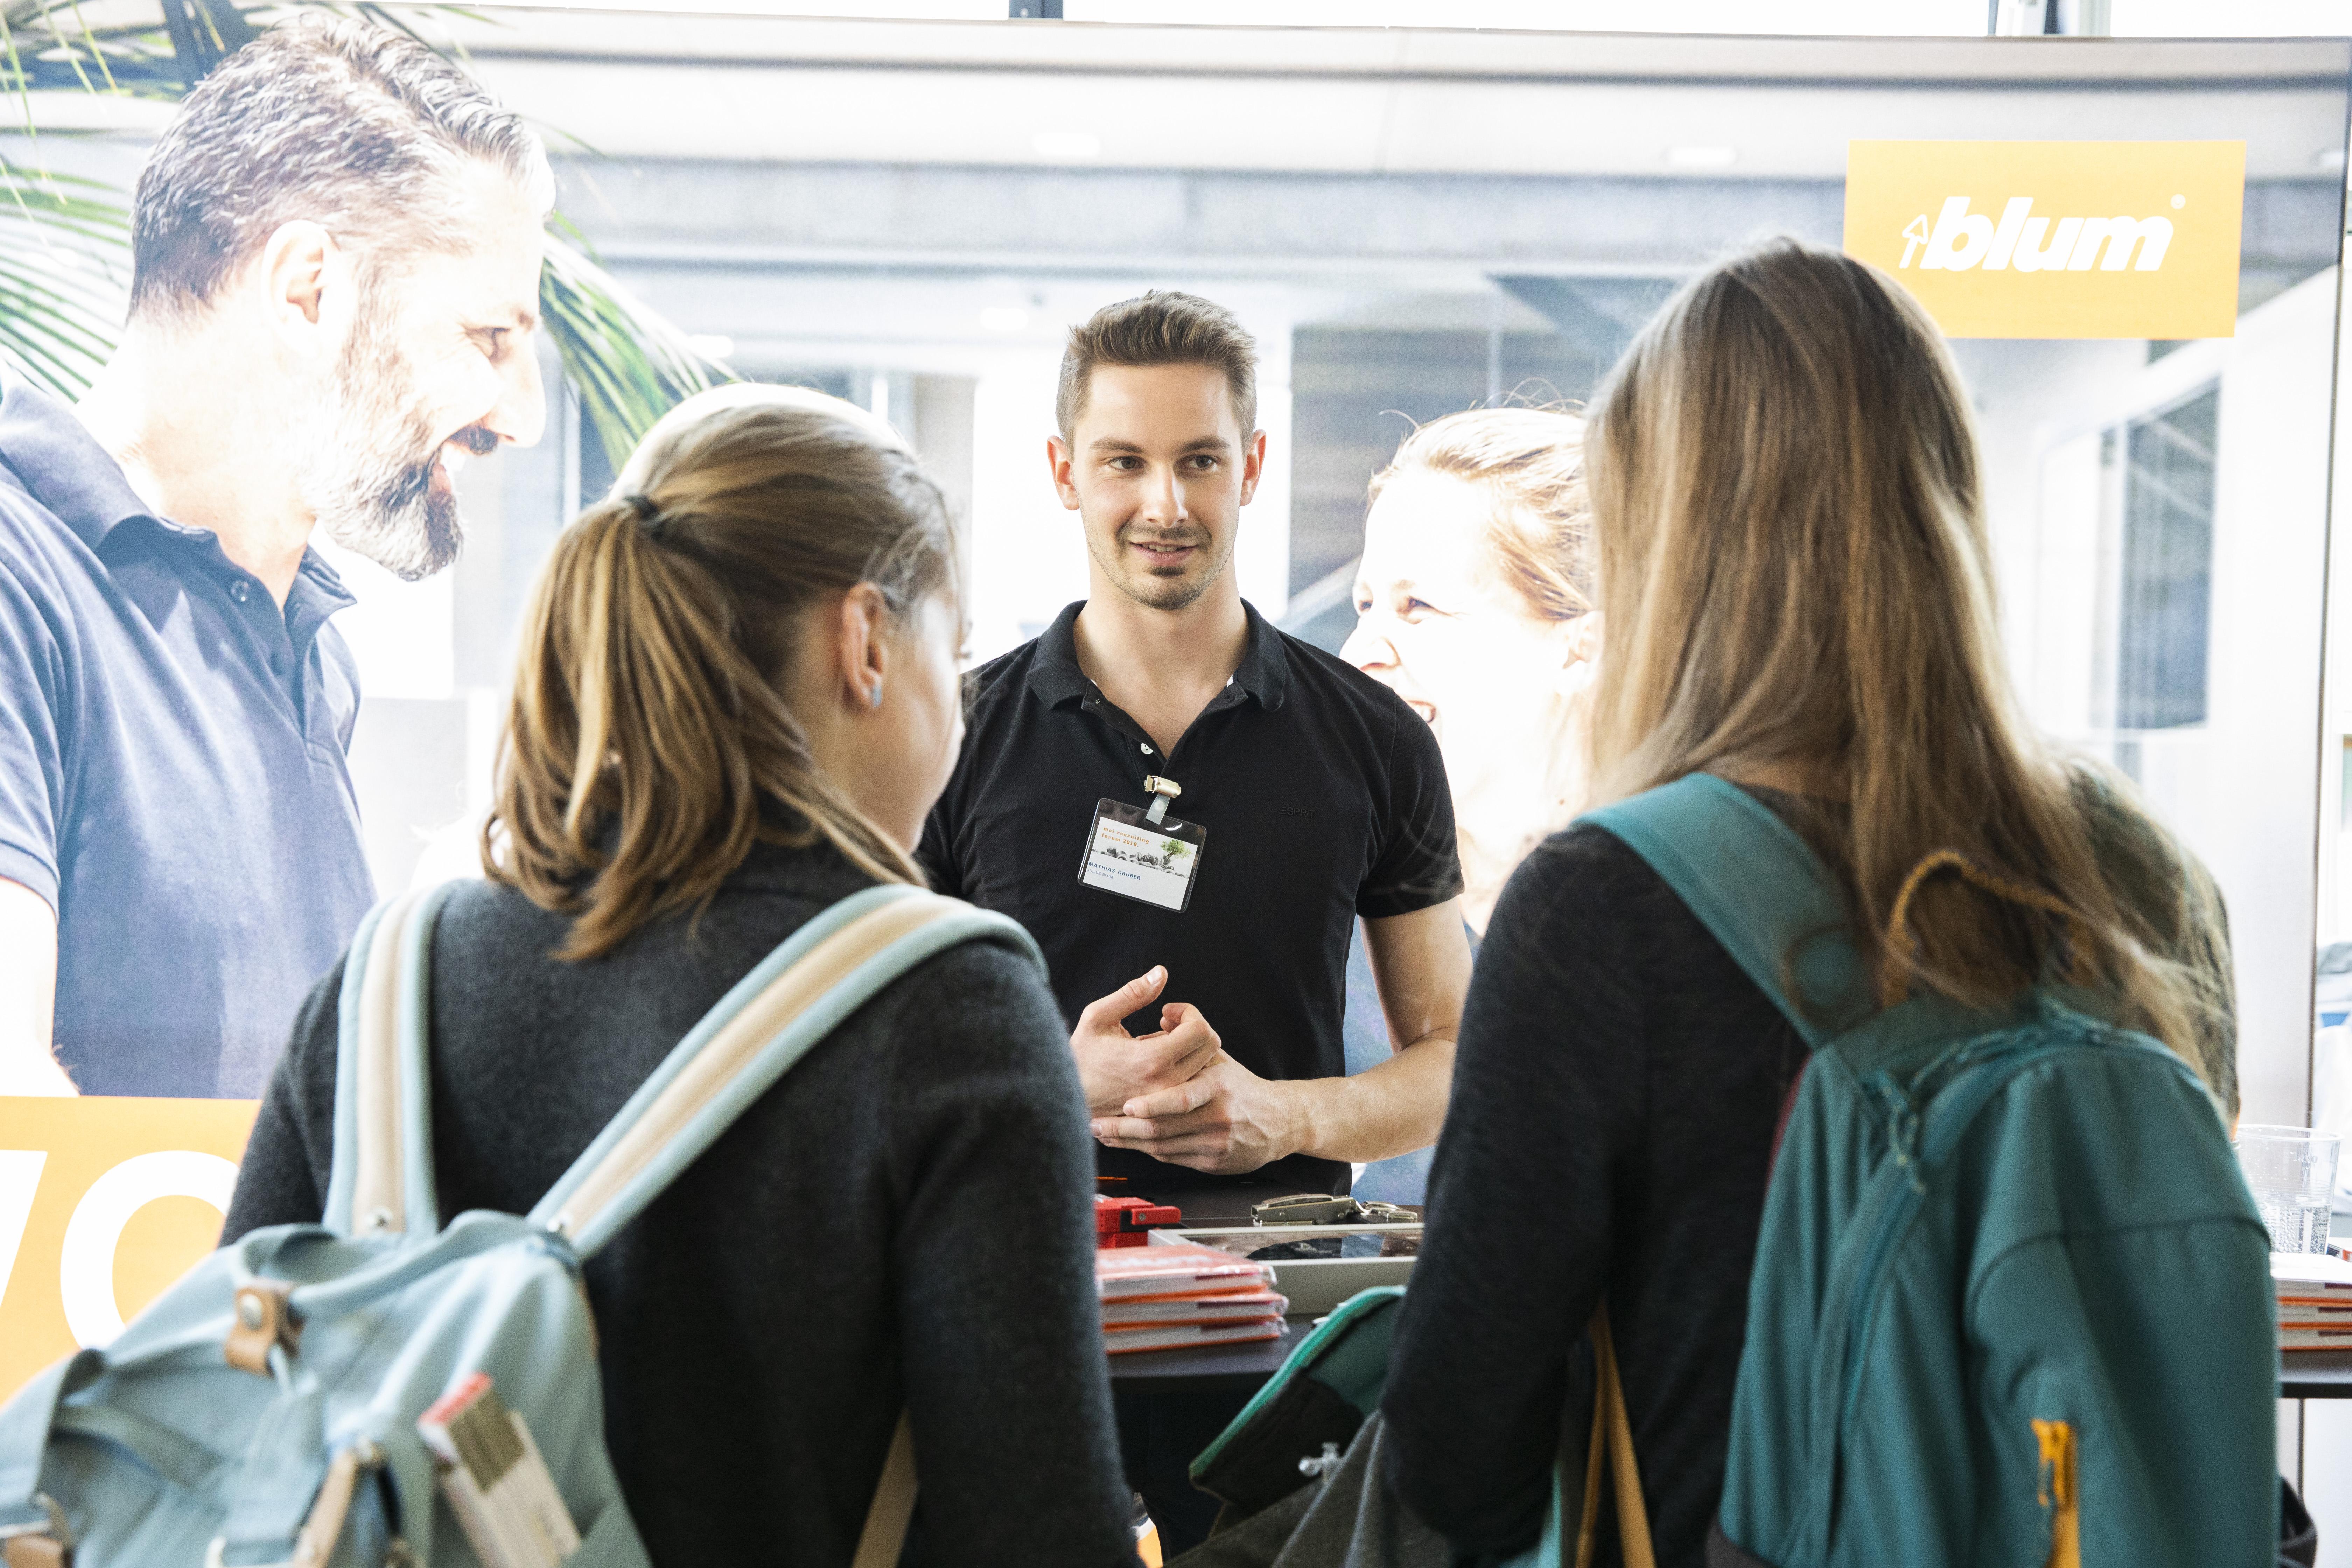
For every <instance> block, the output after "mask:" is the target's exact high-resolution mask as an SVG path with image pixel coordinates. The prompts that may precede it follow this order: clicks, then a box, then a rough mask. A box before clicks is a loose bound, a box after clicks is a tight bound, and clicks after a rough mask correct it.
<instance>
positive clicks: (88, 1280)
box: [0, 1098, 259, 1399]
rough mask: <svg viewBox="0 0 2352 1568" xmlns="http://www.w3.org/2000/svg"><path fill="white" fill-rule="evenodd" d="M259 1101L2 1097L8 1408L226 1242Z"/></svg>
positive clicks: (0, 1218)
mask: <svg viewBox="0 0 2352 1568" xmlns="http://www.w3.org/2000/svg"><path fill="white" fill-rule="evenodd" d="M257 1110H259V1106H258V1104H257V1102H256V1101H253V1100H128V1099H124V1100H115V1099H104V1098H88V1099H79V1100H33V1099H0V1399H5V1398H7V1396H8V1395H10V1394H14V1393H15V1392H16V1390H17V1388H18V1387H20V1386H21V1385H22V1384H24V1382H25V1380H26V1378H28V1377H30V1376H32V1375H33V1373H37V1372H38V1371H40V1370H41V1369H42V1368H43V1367H45V1366H47V1365H48V1364H49V1363H51V1362H53V1361H56V1360H57V1359H58V1357H59V1356H63V1355H68V1354H70V1353H71V1352H73V1351H74V1350H75V1348H76V1347H78V1346H81V1345H93V1344H104V1343H105V1342H107V1341H109V1340H110V1339H112V1338H113V1337H114V1336H115V1335H116V1334H118V1333H120V1332H121V1331H122V1324H123V1321H124V1320H125V1319H127V1318H131V1317H135V1316H137V1315H138V1312H139V1310H140V1309H141V1308H142V1307H144V1306H145V1305H146V1304H147V1303H148V1302H149V1301H151V1300H154V1298H155V1297H156V1296H157V1295H159V1294H160V1293H161V1292H162V1291H163V1288H164V1287H165V1286H167V1285H169V1284H171V1283H172V1281H173V1280H174V1279H178V1278H179V1277H180V1276H181V1275H182V1274H184V1273H185V1272H186V1271H187V1270H188V1268H189V1267H190V1266H191V1265H193V1264H194V1262H195V1261H196V1260H197V1259H198V1258H202V1257H204V1255H205V1253H207V1252H210V1251H211V1250H212V1249H213V1247H215V1245H217V1244H218V1242H219V1240H220V1228H221V1215H222V1213H223V1211H224V1210H226V1208H227V1207H228V1200H229V1194H230V1193H231V1192H232V1191H234V1190H235V1188H236V1165H237V1162H238V1161H239V1160H241V1159H243V1158H244V1157H245V1143H246V1140H247V1137H249V1136H250V1135H251V1134H252V1131H253V1118H254V1114H255V1112H256V1111H257Z"/></svg>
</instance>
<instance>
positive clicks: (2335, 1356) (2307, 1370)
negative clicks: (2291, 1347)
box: [2279, 1351, 2352, 1399]
mask: <svg viewBox="0 0 2352 1568" xmlns="http://www.w3.org/2000/svg"><path fill="white" fill-rule="evenodd" d="M2279 1397H2280V1398H2281V1399H2352V1351H2288V1352H2284V1353H2283V1354H2282V1355H2281V1356H2280V1357H2279Z"/></svg>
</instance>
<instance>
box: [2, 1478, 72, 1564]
mask: <svg viewBox="0 0 2352 1568" xmlns="http://www.w3.org/2000/svg"><path fill="white" fill-rule="evenodd" d="M33 1500H34V1501H35V1502H37V1503H38V1504H39V1505H40V1506H41V1511H42V1512H44V1513H45V1514H47V1516H48V1517H47V1518H46V1519H44V1520H42V1521H40V1522H39V1523H37V1524H7V1525H0V1563H5V1564H6V1568H73V1549H74V1532H73V1526H72V1525H70V1524H68V1523H67V1522H66V1510H63V1509H61V1508H59V1507H58V1500H57V1499H55V1498H53V1497H51V1496H50V1495H49V1494H48V1493H47V1492H35V1493H34V1494H33Z"/></svg>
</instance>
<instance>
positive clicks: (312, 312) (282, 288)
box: [256, 218, 354, 341]
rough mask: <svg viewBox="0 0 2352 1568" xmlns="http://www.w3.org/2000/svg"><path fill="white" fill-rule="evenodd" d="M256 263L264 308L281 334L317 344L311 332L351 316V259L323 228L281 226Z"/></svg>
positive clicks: (303, 223) (302, 223) (298, 223)
mask: <svg viewBox="0 0 2352 1568" xmlns="http://www.w3.org/2000/svg"><path fill="white" fill-rule="evenodd" d="M256 265H257V267H258V268H259V270H260V274H261V284H262V288H263V290H264V303H265V308H266V309H267V310H268V313H269V320H270V321H271V323H272V325H274V326H276V327H277V328H278V330H279V331H280V332H281V333H284V334H288V335H291V336H293V337H295V338H297V339H300V340H305V341H315V340H313V339H312V338H311V334H312V333H313V332H315V331H316V330H317V329H318V328H319V327H320V326H321V325H327V326H330V327H331V326H332V325H334V324H335V322H334V318H336V317H338V316H341V317H345V318H348V317H349V316H350V315H351V314H352V310H351V303H352V301H351V300H350V299H349V298H347V296H348V295H350V294H351V293H352V291H353V289H354V285H353V283H352V268H351V258H350V256H349V255H348V254H347V253H346V252H345V251H344V250H343V248H342V247H341V246H339V245H337V244H336V243H335V238H334V236H332V235H331V234H329V233H328V232H327V230H326V228H325V226H323V225H320V224H316V223H313V222H311V221H310V219H308V218H298V219H295V220H294V221H292V222H290V223H283V224H280V225H278V227H277V228H276V230H274V231H273V232H272V233H271V234H270V236H269V237H268V239H267V240H266V241H264V242H263V244H262V247H261V255H260V258H259V259H258V261H257V263H256Z"/></svg>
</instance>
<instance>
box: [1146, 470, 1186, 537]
mask: <svg viewBox="0 0 2352 1568" xmlns="http://www.w3.org/2000/svg"><path fill="white" fill-rule="evenodd" d="M1143 515H1144V516H1145V517H1146V518H1148V519H1150V521H1153V522H1155V523H1158V524H1160V525H1162V526H1166V525H1169V524H1173V523H1179V522H1182V521H1184V516H1185V512H1184V486H1183V484H1182V482H1181V480H1179V479H1177V477H1176V470H1175V469H1173V468H1160V469H1157V470H1155V471H1154V472H1153V474H1152V477H1151V478H1150V479H1149V480H1148V481H1146V482H1145V484H1144V487H1143Z"/></svg>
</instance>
